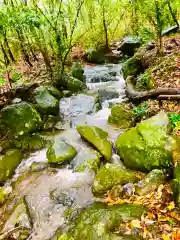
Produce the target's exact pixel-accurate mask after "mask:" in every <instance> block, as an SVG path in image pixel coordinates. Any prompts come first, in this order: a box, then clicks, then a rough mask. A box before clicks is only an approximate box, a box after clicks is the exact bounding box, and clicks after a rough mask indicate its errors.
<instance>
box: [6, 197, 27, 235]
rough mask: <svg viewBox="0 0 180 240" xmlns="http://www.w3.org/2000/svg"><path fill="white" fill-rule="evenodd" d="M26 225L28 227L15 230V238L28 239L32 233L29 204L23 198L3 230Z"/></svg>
mask: <svg viewBox="0 0 180 240" xmlns="http://www.w3.org/2000/svg"><path fill="white" fill-rule="evenodd" d="M18 226H21V227H25V228H27V229H24V230H19V231H17V232H15V234H14V238H15V239H27V238H28V236H29V235H30V231H31V227H32V224H31V219H30V217H29V215H28V213H27V206H26V203H25V201H24V200H21V201H20V202H19V203H18V204H17V205H16V206H15V208H14V210H13V212H12V214H11V215H10V216H9V218H8V220H7V222H6V224H5V226H4V228H3V232H7V231H10V230H12V229H14V228H15V227H18Z"/></svg>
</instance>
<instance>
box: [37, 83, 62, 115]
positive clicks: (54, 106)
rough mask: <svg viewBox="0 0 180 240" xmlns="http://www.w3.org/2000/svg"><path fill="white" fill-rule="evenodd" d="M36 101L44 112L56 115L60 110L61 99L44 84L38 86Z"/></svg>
mask: <svg viewBox="0 0 180 240" xmlns="http://www.w3.org/2000/svg"><path fill="white" fill-rule="evenodd" d="M35 101H36V103H37V105H38V108H39V110H40V111H41V112H42V113H43V114H55V115H56V114H57V113H58V111H59V101H58V100H57V98H55V97H54V96H53V95H52V94H51V93H50V91H49V90H48V88H46V87H44V86H41V87H38V88H36V90H35Z"/></svg>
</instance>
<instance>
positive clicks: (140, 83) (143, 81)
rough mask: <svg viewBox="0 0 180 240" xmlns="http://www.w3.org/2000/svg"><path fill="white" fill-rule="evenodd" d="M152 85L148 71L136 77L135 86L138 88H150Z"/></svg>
mask: <svg viewBox="0 0 180 240" xmlns="http://www.w3.org/2000/svg"><path fill="white" fill-rule="evenodd" d="M153 87H154V84H153V81H152V79H151V76H150V74H149V72H148V71H145V72H144V73H142V74H140V75H139V76H138V77H137V81H136V88H137V89H140V90H150V89H152V88H153Z"/></svg>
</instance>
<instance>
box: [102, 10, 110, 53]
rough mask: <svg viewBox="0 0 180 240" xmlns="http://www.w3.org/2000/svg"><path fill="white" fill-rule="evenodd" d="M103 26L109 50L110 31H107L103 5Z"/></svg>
mask: <svg viewBox="0 0 180 240" xmlns="http://www.w3.org/2000/svg"><path fill="white" fill-rule="evenodd" d="M103 27H104V34H105V42H106V50H107V51H108V50H109V43H108V31H107V25H106V19H105V9H104V7H103Z"/></svg>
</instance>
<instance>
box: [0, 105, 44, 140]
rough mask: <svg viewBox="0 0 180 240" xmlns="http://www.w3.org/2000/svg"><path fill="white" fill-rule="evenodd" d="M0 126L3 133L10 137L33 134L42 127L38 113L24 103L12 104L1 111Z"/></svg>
mask: <svg viewBox="0 0 180 240" xmlns="http://www.w3.org/2000/svg"><path fill="white" fill-rule="evenodd" d="M1 116H2V120H1V126H2V129H3V131H4V132H5V133H9V134H10V135H13V136H14V135H24V134H26V133H29V132H34V131H36V130H37V129H39V128H40V127H41V125H42V120H41V117H40V115H39V113H38V112H37V111H36V110H35V108H33V106H32V105H31V104H29V103H26V102H21V103H18V104H13V105H9V106H7V107H5V108H4V109H3V110H2V111H1Z"/></svg>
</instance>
